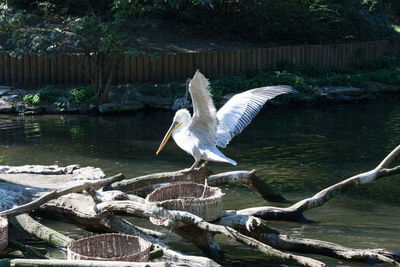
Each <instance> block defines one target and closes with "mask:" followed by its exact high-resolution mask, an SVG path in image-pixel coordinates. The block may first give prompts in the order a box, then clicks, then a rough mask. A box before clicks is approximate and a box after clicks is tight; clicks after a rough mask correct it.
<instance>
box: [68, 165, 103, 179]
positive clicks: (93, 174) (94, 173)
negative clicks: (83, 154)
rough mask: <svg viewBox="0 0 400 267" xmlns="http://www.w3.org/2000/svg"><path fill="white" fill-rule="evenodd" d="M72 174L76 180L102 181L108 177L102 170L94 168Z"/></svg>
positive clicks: (81, 169)
mask: <svg viewBox="0 0 400 267" xmlns="http://www.w3.org/2000/svg"><path fill="white" fill-rule="evenodd" d="M72 174H73V175H74V179H75V180H100V179H103V178H104V177H105V176H106V175H105V174H104V172H103V170H102V169H100V168H94V167H84V168H79V169H74V170H73V172H72Z"/></svg>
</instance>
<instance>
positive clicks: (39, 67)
mask: <svg viewBox="0 0 400 267" xmlns="http://www.w3.org/2000/svg"><path fill="white" fill-rule="evenodd" d="M43 69H44V60H43V55H37V83H38V84H39V85H43V76H44V74H43Z"/></svg>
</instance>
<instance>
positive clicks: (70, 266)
mask: <svg viewBox="0 0 400 267" xmlns="http://www.w3.org/2000/svg"><path fill="white" fill-rule="evenodd" d="M6 266H7V267H8V266H21V267H23V266H27V267H31V266H36V267H53V266H63V267H92V266H97V267H172V266H174V265H172V264H169V263H165V262H126V261H86V260H85V261H80V260H37V259H0V267H6Z"/></svg>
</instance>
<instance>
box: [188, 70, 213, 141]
mask: <svg viewBox="0 0 400 267" xmlns="http://www.w3.org/2000/svg"><path fill="white" fill-rule="evenodd" d="M208 84H209V83H208V80H207V79H206V78H205V77H204V75H203V74H201V73H200V72H199V71H197V72H196V73H195V74H194V76H193V79H192V80H191V81H190V84H189V92H190V95H191V97H192V103H193V117H192V121H191V123H190V125H189V128H190V130H191V132H192V133H193V134H194V135H196V136H197V137H198V138H199V139H200V140H202V142H204V143H205V144H209V145H214V144H215V143H216V130H217V117H216V113H217V111H216V109H215V106H214V103H213V101H212V98H211V95H210V91H209V90H208Z"/></svg>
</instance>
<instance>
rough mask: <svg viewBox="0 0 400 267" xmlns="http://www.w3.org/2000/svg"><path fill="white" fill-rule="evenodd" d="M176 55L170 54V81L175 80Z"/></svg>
mask: <svg viewBox="0 0 400 267" xmlns="http://www.w3.org/2000/svg"><path fill="white" fill-rule="evenodd" d="M175 77H176V76H175V54H168V79H169V80H173V79H175Z"/></svg>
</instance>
